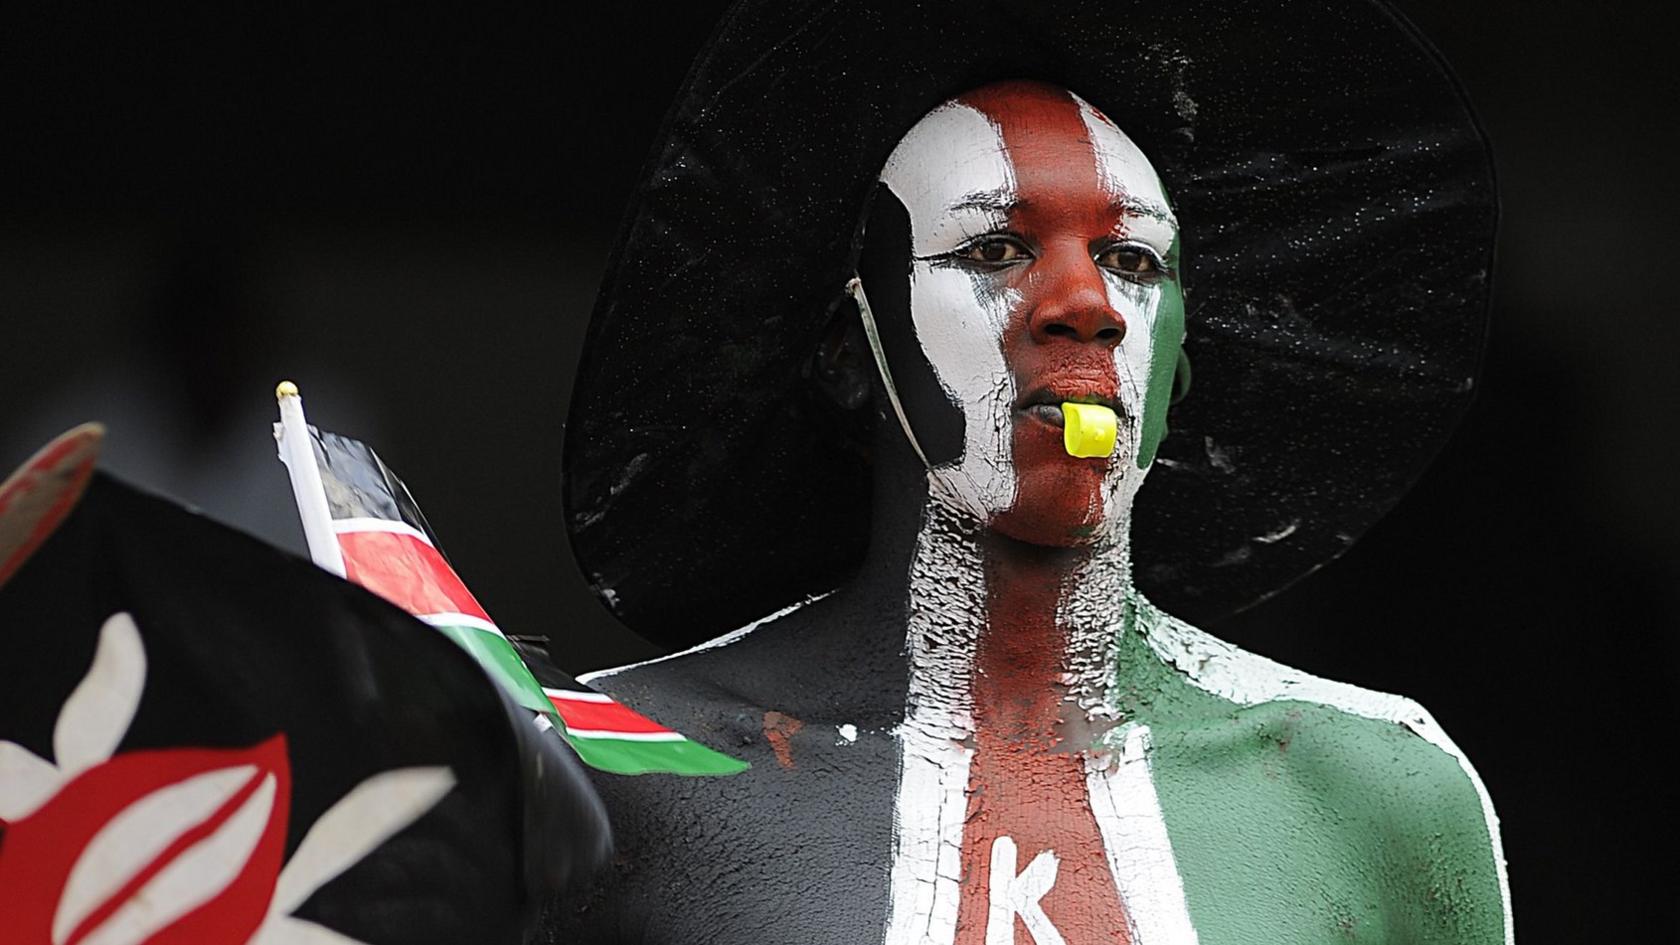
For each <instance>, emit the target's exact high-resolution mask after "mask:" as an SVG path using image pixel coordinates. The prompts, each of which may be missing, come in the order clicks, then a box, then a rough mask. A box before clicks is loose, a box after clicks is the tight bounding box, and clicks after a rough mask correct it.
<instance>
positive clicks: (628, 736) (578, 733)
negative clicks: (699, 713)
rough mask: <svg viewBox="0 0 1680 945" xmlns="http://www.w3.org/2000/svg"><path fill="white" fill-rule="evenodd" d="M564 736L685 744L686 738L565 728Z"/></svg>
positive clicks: (673, 735)
mask: <svg viewBox="0 0 1680 945" xmlns="http://www.w3.org/2000/svg"><path fill="white" fill-rule="evenodd" d="M566 734H567V735H570V736H572V737H573V738H589V739H599V738H608V739H616V740H618V741H621V742H686V741H688V739H687V738H684V737H683V736H682V735H680V734H678V733H676V732H609V731H606V730H604V729H596V728H572V727H571V726H569V725H568V726H567V727H566Z"/></svg>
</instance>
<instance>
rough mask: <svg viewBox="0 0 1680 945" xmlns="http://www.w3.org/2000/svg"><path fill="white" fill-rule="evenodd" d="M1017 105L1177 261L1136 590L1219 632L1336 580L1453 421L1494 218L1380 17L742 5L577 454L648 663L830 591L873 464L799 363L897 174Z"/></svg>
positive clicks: (1483, 303) (678, 129)
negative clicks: (1096, 130)
mask: <svg viewBox="0 0 1680 945" xmlns="http://www.w3.org/2000/svg"><path fill="white" fill-rule="evenodd" d="M1009 78H1026V79H1039V80H1043V81H1048V82H1053V83H1056V84H1059V85H1062V86H1064V87H1066V88H1069V89H1071V90H1072V91H1074V92H1077V93H1078V94H1079V95H1081V96H1082V97H1084V98H1085V99H1086V100H1088V101H1090V102H1091V103H1092V104H1093V105H1095V106H1096V107H1097V108H1098V109H1100V110H1101V111H1103V112H1104V113H1105V114H1107V115H1108V116H1109V117H1110V118H1111V119H1113V120H1114V121H1115V123H1116V124H1118V125H1119V126H1120V127H1121V128H1122V129H1123V130H1125V131H1126V132H1127V134H1128V135H1129V136H1131V137H1132V138H1133V139H1134V140H1135V141H1137V142H1138V143H1139V145H1140V146H1141V147H1142V148H1143V150H1144V152H1145V153H1146V154H1147V155H1149V157H1150V159H1151V160H1152V162H1153V163H1154V164H1155V166H1156V168H1157V170H1158V171H1159V172H1160V174H1161V177H1162V180H1163V181H1164V183H1165V185H1166V188H1167V191H1168V193H1169V194H1170V195H1171V197H1172V199H1173V202H1174V206H1175V209H1176V211H1177V214H1178V217H1179V222H1180V227H1181V230H1182V234H1183V235H1182V240H1183V260H1184V262H1183V269H1182V271H1183V281H1184V285H1185V287H1186V298H1187V309H1188V322H1189V336H1188V340H1187V341H1186V350H1187V351H1188V353H1189V357H1190V359H1191V360H1192V362H1193V363H1194V365H1195V378H1196V381H1195V389H1194V391H1193V392H1192V393H1191V396H1190V397H1189V398H1188V399H1186V400H1185V401H1184V402H1183V403H1181V404H1178V405H1176V406H1175V407H1174V408H1173V410H1172V413H1171V414H1170V418H1169V425H1170V430H1171V432H1170V433H1169V435H1168V437H1167V439H1166V440H1165V442H1164V443H1163V444H1162V447H1161V449H1160V453H1159V455H1158V458H1157V461H1156V463H1155V466H1154V468H1153V469H1152V471H1151V472H1150V476H1149V480H1148V481H1147V483H1146V484H1145V486H1144V488H1143V491H1142V492H1141V493H1140V495H1139V498H1138V504H1137V510H1136V514H1135V521H1134V526H1133V538H1132V541H1133V560H1134V561H1135V562H1136V567H1137V581H1138V583H1139V585H1140V587H1141V589H1142V590H1143V591H1144V592H1145V593H1146V594H1147V595H1148V596H1149V597H1150V598H1151V599H1152V600H1154V601H1155V602H1156V603H1158V604H1160V605H1161V606H1162V607H1164V608H1165V609H1167V610H1168V611H1170V612H1173V613H1175V614H1178V615H1180V616H1183V617H1185V618H1187V619H1191V620H1198V621H1202V620H1209V619H1214V618H1217V617H1219V616H1221V615H1223V614H1226V613H1230V612H1232V611H1234V610H1237V609H1240V608H1242V607H1245V606H1248V605H1250V604H1252V603H1254V602H1256V601H1259V600H1261V599H1264V598H1265V597H1267V596H1269V595H1271V594H1274V593H1276V592H1277V591H1279V590H1281V589H1282V588H1283V587H1285V586H1287V585H1288V584H1290V583H1291V582H1293V581H1295V580H1297V579H1299V578H1300V577H1301V576H1303V575H1305V574H1307V573H1309V572H1311V571H1312V570H1314V569H1315V568H1317V567H1319V566H1321V565H1323V564H1324V563H1326V562H1328V561H1329V560H1331V559H1332V558H1334V557H1335V556H1336V555H1338V554H1339V553H1341V552H1342V551H1344V550H1345V549H1346V548H1347V547H1348V546H1349V545H1350V544H1351V543H1352V542H1353V541H1354V539H1355V538H1356V537H1357V536H1358V535H1360V534H1361V533H1362V532H1363V531H1364V530H1365V529H1366V528H1367V527H1368V526H1369V525H1370V524H1371V523H1373V522H1374V521H1376V519H1378V518H1379V517H1380V516H1381V515H1382V514H1383V513H1384V512H1385V511H1386V510H1387V509H1388V508H1389V507H1390V506H1392V505H1393V503H1394V502H1395V501H1397V500H1398V499H1399V497H1400V496H1401V495H1402V494H1403V493H1404V492H1405V491H1406V489H1407V488H1408V487H1409V486H1410V485H1411V484H1412V482H1413V481H1414V480H1415V479H1416V478H1417V476H1418V475H1419V474H1420V473H1421V472H1422V470H1423V468H1424V466H1425V465H1426V464H1427V462H1428V461H1429V459H1430V458H1431V457H1432V456H1433V455H1434V454H1435V452H1436V451H1437V450H1438V449H1439V448H1440V446H1441V445H1442V443H1443V442H1444V441H1445V439H1446V437H1447V435H1448V434H1449V432H1450V431H1451V429H1452V426H1453V425H1454V423H1455V422H1456V420H1457V418H1458V417H1459V415H1460V414H1461V413H1462V411H1463V410H1464V408H1465V407H1466V406H1467V404H1468V403H1469V400H1470V397H1471V395H1472V391H1473V387H1474V381H1475V376H1476V372H1477V368H1478V366H1479V362H1480V357H1481V351H1482V347H1483V343H1484V339H1485V334H1486V318H1487V299H1488V291H1489V269H1490V266H1491V257H1492V246H1493V235H1494V228H1495V221H1496V216H1497V213H1496V198H1495V190H1494V185H1493V172H1492V164H1491V160H1490V158H1489V154H1488V149H1487V145H1486V141H1485V139H1484V137H1483V135H1482V134H1481V131H1480V129H1479V128H1478V126H1477V124H1476V122H1475V119H1474V117H1473V115H1472V113H1471V111H1470V108H1469V105H1468V103H1467V102H1466V100H1465V98H1464V95H1463V94H1462V91H1461V90H1460V88H1459V86H1458V85H1457V83H1456V82H1455V80H1454V79H1453V77H1452V75H1451V74H1450V72H1449V71H1448V69H1447V68H1446V66H1445V64H1444V63H1443V62H1442V60H1441V58H1440V56H1439V55H1438V54H1437V53H1436V52H1435V50H1434V49H1433V48H1432V47H1431V46H1430V45H1429V44H1428V43H1427V41H1425V40H1424V39H1423V38H1422V37H1421V36H1420V35H1419V34H1418V33H1417V31H1416V30H1415V29H1414V28H1413V27H1412V26H1411V25H1410V24H1409V23H1407V22H1406V21H1405V20H1404V18H1403V17H1401V16H1400V15H1399V14H1398V13H1396V12H1395V11H1394V10H1392V9H1391V8H1390V7H1388V6H1387V5H1386V4H1384V3H1379V2H1371V0H1265V2H1239V3H1232V2H1229V0H1222V2H1211V0H1201V2H1186V3H1177V4H1145V3H1116V2H1114V0H1104V2H1062V3H1056V4H1053V5H1052V4H1032V5H1025V4H1020V3H1003V2H996V0H966V2H963V3H911V2H903V0H896V2H892V0H889V2H879V3H833V2H829V3H788V2H769V0H746V2H742V3H739V4H737V5H736V6H735V7H734V8H732V9H731V11H730V12H729V14H728V15H727V16H726V17H725V19H724V21H723V22H722V24H721V25H720V27H719V28H718V30H717V32H716V33H715V34H714V35H713V37H712V38H711V40H710V42H709V43H708V45H707V47H706V48H705V50H704V51H703V52H702V53H701V55H700V56H699V58H698V60H697V61H696V63H695V65H694V67H693V69H692V70H691V72H690V74H689V76H688V79H687V80H686V83H685V85H684V87H683V89H682V91H681V93H680V94H679V97H678V100H677V102H676V103H675V105H674V106H673V107H672V109H671V112H670V113H669V115H668V117H667V119H666V123H665V126H664V129H663V131H662V133H661V137H660V140H659V141H658V142H657V144H656V146H655V149H654V152H653V155H652V157H651V158H650V160H649V162H648V164H647V166H646V168H645V169H644V173H643V175H642V178H641V183H640V185H639V187H638V190H637V191H636V194H635V196H634V198H633V200H632V202H631V205H630V207H629V209H628V212H627V215H626V217H625V222H624V225H623V229H622V231H621V234H620V237H619V241H618V244H617V247H616V249H615V250H614V253H613V255H612V257H611V260H610V262H609V267H608V272H607V275H606V278H605V281H604V283H603V286H602V289H601V293H600V296H599V298H598V300H597V304H596V308H595V311H594V315H593V319H592V321H591V323H590V326H589V329H588V334H587V338H586V342H585V347H584V353H583V358H582V363H581V365H580V369H579V373H578V378H577V382H576V387H575V389H574V393H573V398H572V406H571V413H570V417H569V419H568V423H567V433H566V443H565V478H564V489H565V494H564V503H565V507H566V514H567V526H568V531H569V533H570V536H571V540H572V547H573V551H574V552H575V554H576V556H577V559H578V561H579V563H580V565H581V566H582V567H583V569H584V570H585V572H586V574H587V575H588V577H589V579H590V581H591V583H592V584H593V585H594V587H595V588H596V590H597V592H598V593H599V594H600V595H601V597H602V599H603V600H604V601H605V602H606V603H607V604H608V606H609V607H610V608H611V609H612V610H613V612H614V613H615V614H616V615H617V616H618V617H619V618H620V619H621V620H623V621H624V622H625V623H627V624H628V625H629V626H630V627H631V628H632V629H634V630H636V631H637V632H639V633H641V634H642V635H644V636H646V637H648V638H650V639H652V640H654V641H657V642H661V643H664V644H667V645H672V646H680V645H686V644H691V643H694V642H697V641H700V640H704V639H707V638H710V637H712V636H715V635H716V634H718V633H720V632H723V631H725V630H728V629H730V628H731V627H734V626H737V625H740V624H742V623H744V622H746V621H748V620H751V619H753V618H755V617H757V616H761V615H762V614H764V613H767V612H769V611H771V610H774V609H776V608H778V607H780V606H784V605H786V604H788V603H791V602H794V601H797V600H799V599H801V598H802V597H804V596H806V595H808V594H812V593H820V592H822V591H825V590H829V589H831V588H833V587H835V586H837V585H838V584H840V583H841V582H843V581H844V580H845V579H846V577H847V576H848V574H849V573H850V571H851V570H852V569H853V568H855V567H856V565H857V563H858V562H859V561H860V559H861V556H862V554H863V551H864V549H865V547H866V545H867V541H868V527H869V525H868V522H869V513H868V508H869V471H868V461H867V457H866V454H865V447H866V444H864V443H861V442H860V441H859V438H858V436H857V435H856V431H855V430H854V429H852V428H851V426H849V425H848V423H847V420H846V418H845V417H843V416H842V415H841V414H840V412H839V411H836V410H834V409H832V408H831V407H830V406H829V405H828V404H826V402H824V401H823V399H822V398H821V397H820V396H818V395H816V394H815V393H814V390H813V388H812V387H811V385H810V382H809V381H808V380H807V378H806V376H805V366H806V364H807V363H808V360H809V356H810V353H811V352H812V351H813V350H814V348H815V346H816V343H817V339H818V337H819V334H820V332H822V330H823V329H824V327H825V326H826V325H827V323H828V320H829V318H830V317H831V313H832V311H833V306H834V304H835V303H836V301H837V300H838V299H839V297H840V293H841V290H842V287H843V286H844V284H845V282H846V279H847V278H848V277H849V276H850V274H851V268H852V266H853V265H854V264H855V260H856V246H855V234H856V232H857V228H858V224H859V221H860V218H861V215H862V213H863V210H864V205H865V202H866V200H867V198H868V196H869V193H870V189H871V187H872V186H873V185H874V181H875V180H876V177H877V175H878V174H879V172H880V169H881V167H882V165H883V164H884V163H885V161H886V158H887V156H888V154H889V153H890V152H891V150H892V148H893V147H894V145H895V144H896V143H897V142H898V140H899V139H900V138H901V137H902V136H903V134H904V133H905V132H906V131H907V130H908V129H909V128H910V127H911V126H912V125H913V124H915V122H916V121H917V120H918V119H920V117H921V116H922V115H923V114H925V113H926V112H927V111H928V110H930V109H931V108H933V107H934V106H936V105H938V104H939V103H941V102H943V101H945V100H947V99H949V98H951V97H952V96H954V95H956V94H958V93H960V92H963V91H965V90H967V89H970V88H974V87H977V86H979V85H983V84H986V83H988V82H992V81H997V80H1001V79H1009Z"/></svg>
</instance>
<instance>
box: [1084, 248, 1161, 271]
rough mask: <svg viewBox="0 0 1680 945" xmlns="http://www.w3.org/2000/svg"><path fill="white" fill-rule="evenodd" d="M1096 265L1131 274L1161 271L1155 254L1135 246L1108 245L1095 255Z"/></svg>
mask: <svg viewBox="0 0 1680 945" xmlns="http://www.w3.org/2000/svg"><path fill="white" fill-rule="evenodd" d="M1097 265H1099V266H1101V267H1103V268H1104V269H1112V270H1114V271H1115V272H1123V273H1126V274H1127V275H1133V276H1148V275H1154V274H1155V273H1158V272H1160V271H1161V264H1160V263H1158V262H1156V261H1155V254H1153V253H1151V252H1149V251H1148V250H1146V249H1141V248H1139V247H1137V246H1110V247H1109V248H1108V249H1105V250H1103V251H1102V252H1101V253H1099V254H1098V255H1097Z"/></svg>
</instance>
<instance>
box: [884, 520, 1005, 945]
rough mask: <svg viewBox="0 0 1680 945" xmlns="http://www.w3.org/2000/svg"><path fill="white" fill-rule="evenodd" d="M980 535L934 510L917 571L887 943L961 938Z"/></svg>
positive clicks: (980, 617)
mask: <svg viewBox="0 0 1680 945" xmlns="http://www.w3.org/2000/svg"><path fill="white" fill-rule="evenodd" d="M968 528H971V526H966V525H965V524H964V519H963V518H962V517H960V516H958V515H956V514H954V513H952V512H951V511H950V510H949V509H947V508H945V507H944V506H943V505H941V504H939V503H937V502H933V503H930V505H929V507H928V509H927V512H926V514H925V515H924V518H923V525H922V531H921V534H920V535H918V536H917V539H916V550H915V556H914V558H913V559H912V562H911V565H910V612H909V627H908V628H907V635H906V637H905V649H906V655H907V656H908V658H909V662H910V686H909V695H908V704H907V705H906V706H905V709H904V723H903V724H902V726H901V727H900V729H899V733H898V734H899V740H900V743H901V744H900V759H901V760H900V768H899V781H898V795H897V800H896V803H895V805H894V817H893V864H892V873H891V880H892V888H891V894H890V898H889V903H890V905H889V909H890V912H889V913H888V918H887V936H886V941H887V942H889V943H892V945H950V943H951V942H952V941H953V940H954V939H955V938H956V934H957V905H958V902H959V898H960V896H961V890H960V886H959V884H960V882H961V880H962V842H963V823H964V821H965V820H966V818H967V817H968V767H969V763H970V762H971V761H972V760H973V758H974V749H973V748H971V747H969V739H970V736H972V735H973V734H974V703H973V700H972V698H971V697H970V695H969V683H968V681H969V677H970V674H971V673H972V670H973V665H974V647H975V644H976V642H978V640H979V632H980V627H981V626H983V625H984V622H985V619H986V614H985V609H986V587H985V580H984V576H983V575H982V573H981V569H980V557H979V553H978V551H977V550H976V548H975V547H974V543H973V539H972V533H971V532H970V533H969V534H965V530H966V529H968Z"/></svg>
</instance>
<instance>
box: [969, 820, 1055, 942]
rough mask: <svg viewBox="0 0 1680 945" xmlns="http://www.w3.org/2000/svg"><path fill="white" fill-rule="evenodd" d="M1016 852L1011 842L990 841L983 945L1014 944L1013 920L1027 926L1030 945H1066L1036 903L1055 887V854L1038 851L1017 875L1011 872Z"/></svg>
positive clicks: (1009, 840) (1003, 840)
mask: <svg viewBox="0 0 1680 945" xmlns="http://www.w3.org/2000/svg"><path fill="white" fill-rule="evenodd" d="M1017 853H1018V851H1017V850H1016V849H1015V841H1014V840H1013V839H1011V838H1009V837H998V838H997V839H996V840H993V841H992V864H991V876H990V877H989V878H988V882H987V889H986V892H987V895H988V896H989V897H990V901H989V902H987V904H986V945H1015V920H1016V918H1017V917H1018V918H1020V920H1021V924H1023V925H1025V926H1026V927H1027V934H1028V935H1031V936H1032V940H1033V942H1034V945H1067V941H1066V940H1065V939H1063V938H1062V933H1060V932H1058V931H1056V926H1055V924H1054V923H1052V922H1051V921H1050V917H1049V916H1047V915H1045V914H1044V907H1043V906H1042V905H1040V904H1039V900H1041V899H1043V898H1044V894H1045V893H1048V892H1049V891H1050V887H1052V886H1054V885H1056V872H1057V867H1058V866H1059V865H1060V862H1059V861H1058V860H1057V859H1056V854H1055V851H1053V850H1042V851H1040V852H1039V854H1038V855H1037V856H1035V857H1033V859H1032V862H1031V863H1028V864H1027V868H1026V869H1024V870H1022V871H1021V872H1020V873H1016V872H1015V862H1016V859H1017Z"/></svg>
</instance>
